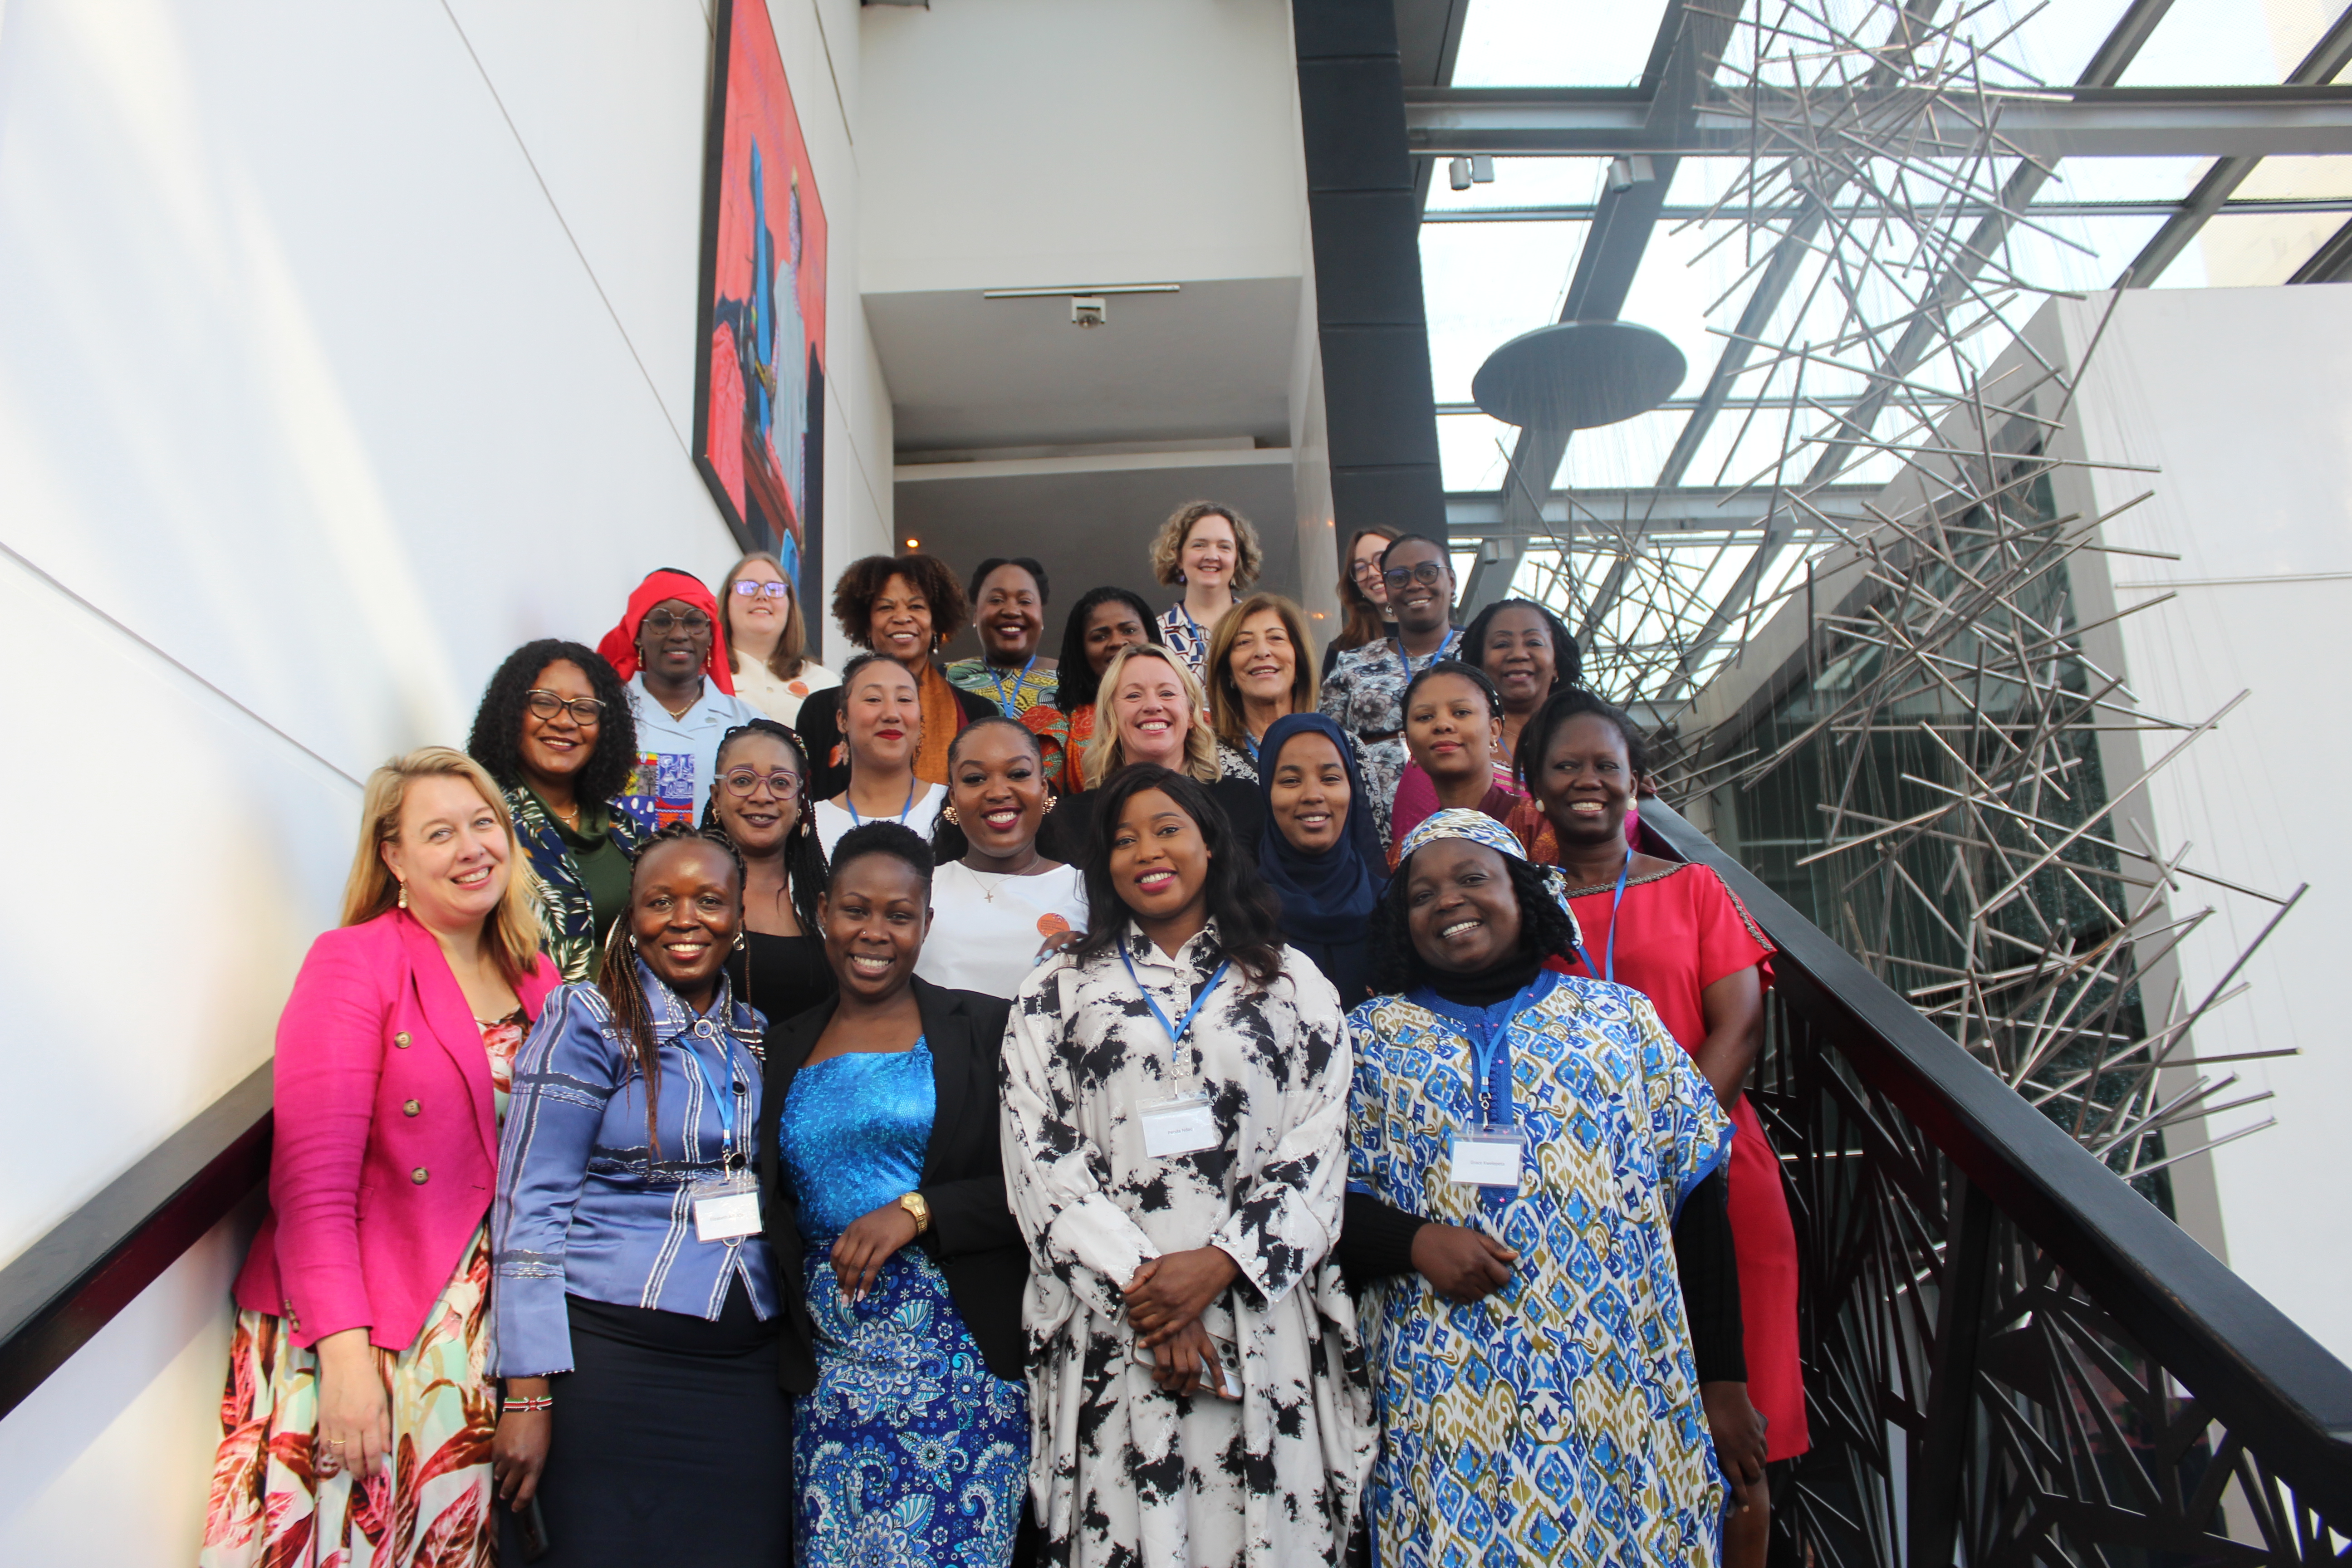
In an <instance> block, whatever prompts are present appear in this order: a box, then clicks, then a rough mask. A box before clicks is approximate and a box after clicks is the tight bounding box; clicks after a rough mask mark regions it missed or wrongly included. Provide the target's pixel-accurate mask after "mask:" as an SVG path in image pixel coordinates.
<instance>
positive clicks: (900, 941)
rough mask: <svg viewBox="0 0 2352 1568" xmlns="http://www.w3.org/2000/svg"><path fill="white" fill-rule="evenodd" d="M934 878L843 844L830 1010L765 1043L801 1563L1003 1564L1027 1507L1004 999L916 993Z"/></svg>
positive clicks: (1024, 1277) (886, 842) (888, 827)
mask: <svg viewBox="0 0 2352 1568" xmlns="http://www.w3.org/2000/svg"><path fill="white" fill-rule="evenodd" d="M930 882H931V854H930V850H929V847H926V846H925V845H924V843H923V841H922V840H921V839H919V838H918V837H916V836H915V835H914V834H913V833H912V832H910V831H908V829H906V828H904V827H901V826H898V824H897V823H894V822H875V823H868V824H866V826H863V827H857V828H853V829H851V830H850V831H849V832H848V833H847V834H846V835H845V836H844V837H843V838H842V840H841V843H840V845H839V846H838V847H836V848H835V851H834V858H833V869H832V878H831V880H830V882H829V883H828V885H827V887H826V889H825V893H824V899H823V900H821V901H820V902H819V904H818V906H817V908H818V924H819V926H820V928H821V929H822V931H823V932H824V950H825V957H826V958H827V960H828V961H829V962H830V963H832V965H833V968H834V973H835V974H836V975H838V976H839V977H840V981H841V989H840V993H839V994H838V995H837V996H835V998H834V999H832V1000H830V1001H827V1002H825V1003H824V1004H822V1005H819V1006H817V1007H814V1008H813V1009H811V1010H810V1011H808V1012H806V1013H803V1014H802V1015H801V1016H799V1017H797V1018H792V1019H787V1020H785V1021H784V1022H782V1023H781V1024H778V1025H776V1026H773V1027H772V1028H771V1029H770V1030H769V1032H768V1085H767V1094H766V1100H767V1107H768V1110H767V1120H766V1121H765V1124H764V1125H763V1126H762V1128H761V1139H760V1147H761V1151H762V1162H761V1173H762V1178H763V1179H762V1182H761V1185H762V1186H763V1187H764V1189H765V1190H766V1192H767V1194H768V1215H767V1218H768V1226H767V1228H768V1236H769V1238H770V1241H771V1244H772V1246H773V1247H775V1250H776V1257H777V1266H778V1272H779V1274H780V1277H781V1278H782V1281H783V1286H784V1327H783V1333H782V1375H783V1380H784V1386H785V1387H787V1388H789V1389H790V1390H792V1391H793V1393H794V1394H798V1395H799V1396H800V1397H799V1400H798V1407H797V1409H796V1411H795V1413H794V1415H793V1492H794V1494H795V1497H796V1502H795V1519H794V1527H793V1537H794V1542H795V1544H796V1547H797V1560H798V1563H799V1564H800V1568H836V1565H840V1568H846V1565H848V1564H852V1563H891V1564H893V1565H894V1568H950V1565H952V1568H982V1565H986V1568H1003V1565H1004V1564H1006V1563H1010V1562H1012V1561H1013V1542H1014V1538H1015V1536H1016V1535H1017V1534H1018V1533H1019V1532H1020V1530H1021V1524H1022V1520H1023V1518H1024V1512H1025V1508H1024V1500H1025V1497H1026V1494H1027V1491H1028V1474H1029V1401H1028V1394H1027V1391H1026V1387H1025V1385H1024V1382H1023V1373H1022V1362H1021V1358H1022V1337H1021V1300H1022V1297H1023V1295H1024V1293H1025V1292H1026V1290H1027V1289H1028V1282H1029V1254H1028V1251H1027V1249H1026V1248H1025V1247H1024V1245H1023V1242H1022V1238H1021V1232H1020V1231H1019V1230H1018V1229H1017V1228H1016V1227H1015V1226H1014V1225H1013V1212H1012V1210H1011V1208H1010V1207H1009V1206H1008V1205H1007V1203H1006V1201H1005V1195H1004V1167H1003V1155H1002V1153H1001V1147H1000V1140H999V1135H998V1131H997V1110H996V1080H997V1062H998V1058H999V1055H1000V1054H1001V1052H1002V1050H1003V1042H1004V1021H1005V1011H1006V1006H1007V1004H1006V1003H1005V1002H1004V1000H1003V998H1002V997H996V996H983V995H982V994H979V993H977V992H971V991H950V990H946V989H943V988H941V987H940V986H937V985H933V984H930V983H929V981H926V980H921V979H918V978H917V977H916V974H915V963H916V961H917V960H918V959H919V957H920V956H921V953H922V946H923V938H924V936H925V935H926V934H927V932H928V931H929V925H930Z"/></svg>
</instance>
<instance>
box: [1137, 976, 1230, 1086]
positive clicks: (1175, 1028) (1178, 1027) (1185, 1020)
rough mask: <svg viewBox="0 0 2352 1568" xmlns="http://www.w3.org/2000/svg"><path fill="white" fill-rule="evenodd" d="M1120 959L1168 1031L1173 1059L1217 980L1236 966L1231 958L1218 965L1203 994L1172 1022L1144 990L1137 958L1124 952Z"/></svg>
mask: <svg viewBox="0 0 2352 1568" xmlns="http://www.w3.org/2000/svg"><path fill="white" fill-rule="evenodd" d="M1118 961H1119V962H1120V963H1124V964H1126V965H1127V977H1128V978H1129V980H1132V981H1134V982H1135V989H1136V990H1137V992H1138V993H1139V994H1141V995H1142V997H1143V1005H1145V1006H1147V1007H1149V1008H1150V1009H1151V1016H1153V1017H1155V1018H1157V1019H1159V1020H1160V1027H1161V1028H1163V1029H1165V1030H1167V1031H1168V1047H1169V1051H1168V1055H1169V1058H1170V1059H1171V1061H1172V1060H1174V1059H1175V1056H1176V1053H1177V1052H1178V1051H1180V1050H1181V1049H1182V1048H1183V1046H1184V1031H1185V1030H1187V1029H1189V1028H1191V1027H1192V1020H1193V1019H1194V1018H1195V1017H1197V1016H1200V1012H1201V1005H1202V1003H1204V1002H1206V1001H1207V1000H1208V999H1209V994H1210V993H1211V992H1213V991H1214V990H1216V988H1217V982H1218V981H1220V980H1223V978H1224V977H1225V971H1226V970H1228V969H1231V968H1232V967H1233V966H1234V961H1233V960H1232V959H1230V958H1229V959H1227V960H1225V961H1224V962H1223V963H1220V964H1219V965H1217V972H1216V973H1214V974H1212V975H1210V976H1209V983H1208V984H1206V985H1203V986H1202V987H1201V994H1199V995H1198V996H1195V997H1193V998H1192V1005H1191V1006H1190V1007H1187V1008H1185V1009H1184V1016H1183V1017H1181V1018H1180V1019H1178V1020H1177V1021H1176V1022H1175V1023H1173V1024H1171V1023H1170V1022H1169V1021H1168V1015H1167V1014H1165V1013H1163V1012H1161V1011H1160V1004H1159V1003H1157V1002H1155V1001H1153V1000H1152V997H1151V993H1150V992H1149V991H1146V990H1144V988H1143V976H1141V975H1140V974H1138V973H1136V972H1135V960H1133V959H1131V958H1129V957H1128V956H1127V954H1126V953H1125V952H1121V953H1120V954H1119V955H1118Z"/></svg>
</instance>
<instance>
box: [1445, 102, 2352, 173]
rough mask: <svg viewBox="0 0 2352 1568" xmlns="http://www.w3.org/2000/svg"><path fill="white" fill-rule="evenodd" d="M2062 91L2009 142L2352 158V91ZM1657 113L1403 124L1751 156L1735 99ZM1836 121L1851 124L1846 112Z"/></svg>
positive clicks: (1596, 149) (2047, 157)
mask: <svg viewBox="0 0 2352 1568" xmlns="http://www.w3.org/2000/svg"><path fill="white" fill-rule="evenodd" d="M2058 90H2061V91H2064V92H2066V93H2067V94H2068V96H2066V97H2063V98H2053V97H2034V98H2013V99H2008V100H2003V102H2002V104H2001V108H2000V134H2001V136H2002V137H2003V139H2004V140H2006V141H2007V142H2010V143H2011V144H2012V145H2013V146H2014V147H2016V148H2017V149H2019V150H2020V151H2021V152H2024V153H2030V154H2031V155H2032V156H2034V157H2036V158H2039V159H2041V160H2042V161H2043V162H2045V163H2047V162H2050V161H2052V160H2054V159H2058V158H2067V157H2085V158H2095V157H2108V158H2115V157H2155V156H2171V157H2232V156H2247V157H2263V156H2276V155H2298V154H2321V153H2352V87H2331V86H2320V85H2303V84H2295V83H2287V84H2282V85H2280V86H2277V87H2114V88H2100V89H2082V88H2075V89H2058ZM1648 107H1649V106H1648V104H1647V103H1646V102H1645V101H1644V100H1643V99H1642V98H1641V97H1640V96H1639V95H1638V93H1637V92H1636V91H1635V90H1634V89H1619V88H1459V87H1455V88H1424V89H1417V90H1414V91H1411V92H1408V93H1407V95H1406V103H1405V124H1406V130H1407V135H1408V139H1409V142H1410V145H1411V146H1412V151H1413V152H1414V153H1417V154H1421V155H1423V156H1424V157H1436V158H1447V157H1459V156H1463V155H1465V154H1468V153H1488V154H1491V155H1494V156H1498V157H1518V158H1528V157H1576V158H1607V157H1619V156H1630V155H1632V154H1634V153H1647V154H1650V155H1652V156H1654V157H1663V156H1670V155H1671V156H1680V157H1716V158H1739V157H1746V156H1747V155H1748V148H1749V144H1750V140H1751V134H1752V132H1751V129H1750V121H1749V115H1748V111H1747V110H1746V109H1744V108H1739V107H1736V106H1735V105H1734V104H1733V103H1732V102H1731V101H1730V100H1728V99H1727V98H1723V97H1721V96H1720V95H1717V96H1716V97H1715V98H1714V99H1713V100H1711V101H1710V102H1709V103H1708V104H1707V105H1706V107H1704V108H1703V109H1702V110H1700V111H1699V112H1698V113H1697V114H1696V115H1694V116H1691V117H1689V119H1688V121H1687V123H1685V124H1683V125H1681V126H1680V127H1679V128H1675V129H1666V130H1662V129H1660V128H1658V127H1657V126H1655V125H1654V124H1652V123H1651V121H1650V120H1649V118H1648V114H1647V110H1648ZM1891 107H1892V106H1890V110H1891ZM1833 114H1834V117H1835V118H1836V119H1837V120H1838V121H1840V122H1841V123H1847V122H1850V119H1851V114H1850V111H1849V110H1846V109H1840V110H1835V111H1833ZM1934 123H1935V125H1936V127H1937V131H1936V134H1937V136H1939V137H1940V138H1941V139H1942V140H1943V142H1944V143H1945V144H1946V145H1948V147H1949V148H1950V150H1951V155H1952V156H1954V157H1965V156H1968V155H1969V153H1971V152H1972V151H1973V149H1974V147H1975V145H1976V140H1977V126H1976V125H1975V123H1974V122H1973V121H1971V120H1970V119H1969V115H1968V114H1967V113H1966V112H1964V111H1962V110H1958V109H1957V108H1956V109H1954V110H1950V111H1949V112H1948V116H1939V117H1938V118H1937V120H1936V121H1934ZM1824 128H1825V129H1826V128H1828V122H1827V121H1824ZM1920 151H1921V153H1922V154H1923V155H1927V154H1931V153H1933V151H1934V147H1933V144H1932V143H1930V142H1926V141H1924V140H1923V142H1921V143H1920Z"/></svg>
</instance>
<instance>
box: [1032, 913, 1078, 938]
mask: <svg viewBox="0 0 2352 1568" xmlns="http://www.w3.org/2000/svg"><path fill="white" fill-rule="evenodd" d="M1069 929H1070V922H1069V921H1066V920H1064V919H1063V918H1062V917H1061V916H1059V915H1039V916H1038V917H1037V934H1038V935H1039V936H1059V935H1061V934H1062V933H1063V932H1064V931H1067V930H1069Z"/></svg>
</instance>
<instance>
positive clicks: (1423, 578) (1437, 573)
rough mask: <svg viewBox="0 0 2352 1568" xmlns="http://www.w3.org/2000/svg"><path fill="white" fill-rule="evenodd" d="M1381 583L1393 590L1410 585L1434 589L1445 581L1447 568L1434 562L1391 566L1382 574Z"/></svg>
mask: <svg viewBox="0 0 2352 1568" xmlns="http://www.w3.org/2000/svg"><path fill="white" fill-rule="evenodd" d="M1444 581H1445V568H1444V566H1441V565H1439V564H1438V563H1436V562H1434V561H1424V562H1423V563H1421V564H1420V565H1418V566H1391V567H1390V568H1389V569H1388V570H1387V571H1385V572H1383V573H1381V582H1383V583H1386V584H1388V585H1389V586H1390V587H1391V588H1402V587H1403V586H1404V585H1405V584H1408V583H1418V584H1421V585H1422V586H1423V587H1424V588H1434V587H1436V586H1437V585H1438V584H1440V583H1443V582H1444Z"/></svg>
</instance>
